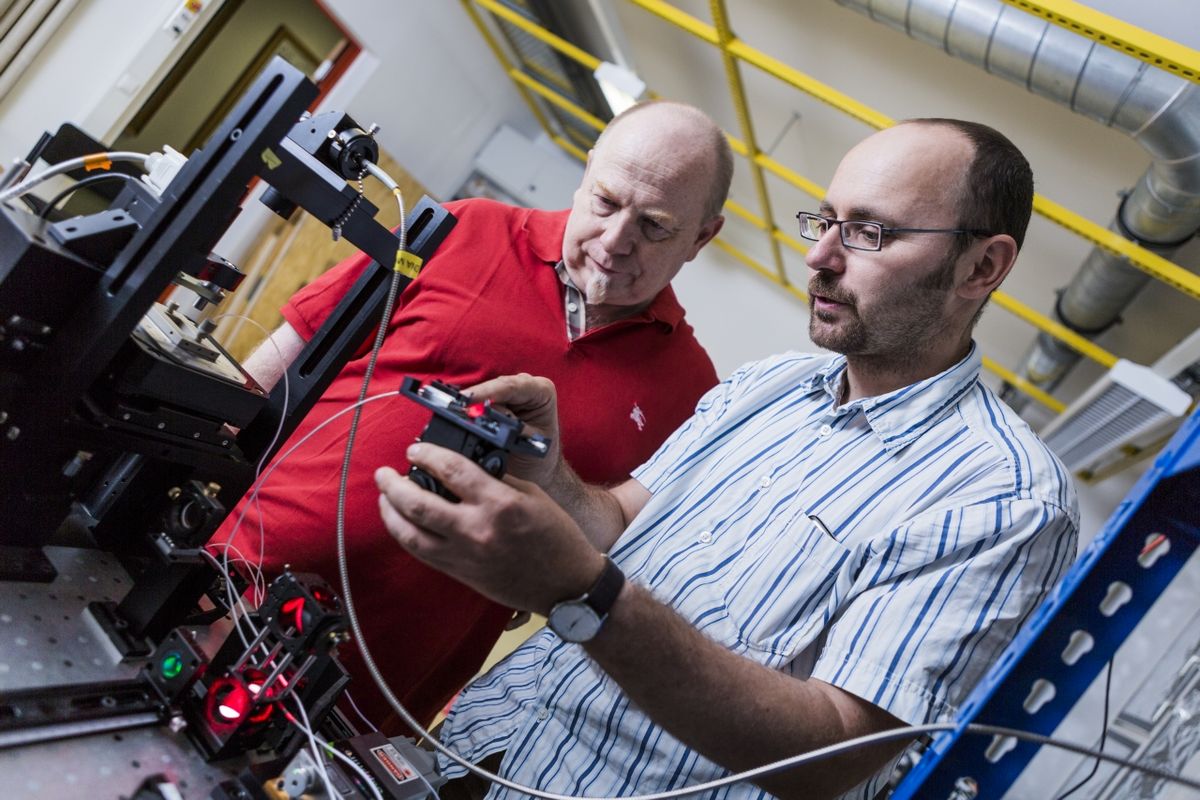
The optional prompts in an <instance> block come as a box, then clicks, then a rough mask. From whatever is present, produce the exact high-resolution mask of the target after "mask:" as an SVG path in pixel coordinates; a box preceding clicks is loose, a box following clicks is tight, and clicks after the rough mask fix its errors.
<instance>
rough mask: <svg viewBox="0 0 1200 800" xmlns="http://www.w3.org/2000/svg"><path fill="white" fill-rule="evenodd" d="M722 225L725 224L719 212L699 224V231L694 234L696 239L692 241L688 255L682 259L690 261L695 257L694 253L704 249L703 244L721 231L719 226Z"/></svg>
mask: <svg viewBox="0 0 1200 800" xmlns="http://www.w3.org/2000/svg"><path fill="white" fill-rule="evenodd" d="M724 225H725V217H723V216H721V215H719V214H718V215H717V216H715V217H713V218H712V219H710V220H709V221H708V222H706V223H704V224H703V225H701V226H700V231H699V232H698V233H697V234H696V240H695V241H694V242H692V250H691V253H690V254H689V255H688V257H687V258H686V259H684V261H691V260H692V259H693V258H695V257H696V255H697V254H698V253H699V252H700V251H701V250H702V249H704V245H706V244H708V243H709V242H711V241H712V240H713V239H714V238H715V237H716V235H717V234H718V233H720V232H721V228H722V227H723V226H724Z"/></svg>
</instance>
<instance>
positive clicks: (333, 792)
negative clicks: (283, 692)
mask: <svg viewBox="0 0 1200 800" xmlns="http://www.w3.org/2000/svg"><path fill="white" fill-rule="evenodd" d="M292 699H294V700H295V701H296V710H297V711H299V712H300V719H301V720H302V721H303V722H304V724H303V725H302V726H299V727H300V730H301V731H303V732H304V734H305V735H306V736H308V744H309V747H310V748H311V749H312V756H313V761H315V762H316V766H317V771H318V772H320V773H321V779H322V780H323V781H325V789H326V791H328V792H329V796H330V797H331V798H334V800H341V796H342V795H341V793H340V792H339V791H338V790H337V789H335V788H333V781H331V780H330V779H329V770H327V769H325V756H324V755H323V754H322V753H321V748H320V746H319V745H318V744H317V735H316V733H314V732H313V729H312V725H311V724H309V721H308V712H307V711H305V710H304V703H302V702H300V698H299V697H297V696H296V695H292Z"/></svg>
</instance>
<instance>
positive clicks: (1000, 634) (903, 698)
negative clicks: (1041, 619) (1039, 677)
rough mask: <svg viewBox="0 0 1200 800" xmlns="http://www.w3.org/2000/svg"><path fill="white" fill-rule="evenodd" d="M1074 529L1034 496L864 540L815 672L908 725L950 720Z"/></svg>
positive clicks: (1062, 557) (1045, 581) (1033, 602)
mask: <svg viewBox="0 0 1200 800" xmlns="http://www.w3.org/2000/svg"><path fill="white" fill-rule="evenodd" d="M1077 528H1078V524H1077V520H1076V519H1075V516H1074V515H1073V514H1071V513H1070V512H1069V511H1068V510H1066V509H1063V508H1061V507H1058V506H1055V505H1052V504H1049V503H1046V502H1044V501H1041V500H1033V499H1022V500H1012V499H1009V500H1004V501H1001V500H996V501H989V502H985V503H979V504H977V505H972V506H968V507H965V508H957V509H952V510H941V511H936V512H929V513H927V514H923V515H922V516H921V517H918V518H916V519H915V520H913V521H912V522H910V523H908V524H906V525H904V526H903V527H900V528H897V529H896V530H894V531H892V532H891V533H890V534H889V535H888V536H885V537H883V538H882V539H881V540H880V541H881V545H880V546H879V547H873V548H872V549H873V550H878V552H876V553H874V554H873V556H872V557H871V558H869V559H867V560H866V562H865V564H864V566H863V568H862V569H861V570H860V571H859V573H858V576H857V577H856V578H855V581H854V586H853V588H852V589H851V592H850V597H851V598H852V599H851V600H850V601H849V602H848V603H847V604H846V605H845V606H844V607H843V608H842V609H841V610H840V611H839V612H838V615H837V618H836V621H835V622H834V624H833V625H832V627H831V628H830V629H829V631H828V633H827V637H826V640H825V645H824V647H823V648H822V650H821V652H820V655H819V656H818V657H817V660H816V664H815V665H814V667H813V671H812V676H813V677H815V678H818V679H820V680H823V681H826V682H827V683H831V684H833V685H835V686H838V687H840V688H842V689H845V690H846V691H848V692H851V693H853V694H855V695H857V696H859V697H861V698H863V699H865V700H868V701H869V702H871V703H873V704H875V705H877V706H879V707H880V708H883V709H884V710H886V711H888V712H889V713H891V714H892V715H893V716H896V717H898V718H899V719H901V720H904V721H905V722H907V723H909V724H923V723H928V722H935V721H942V720H945V719H948V718H951V717H952V716H953V715H954V714H955V713H956V711H957V708H958V706H959V705H960V704H961V703H962V701H963V700H964V699H965V698H966V696H967V694H968V693H969V692H970V691H971V689H972V688H973V687H974V686H975V684H976V683H977V682H978V681H979V679H980V678H981V677H982V676H983V675H984V673H985V672H986V671H987V670H988V669H989V668H990V667H991V665H992V664H993V663H995V661H996V659H997V658H998V657H999V656H1000V654H1001V652H1002V651H1003V650H1004V648H1005V647H1006V646H1007V645H1008V643H1009V642H1010V641H1011V640H1012V638H1013V637H1014V636H1015V635H1016V633H1017V631H1019V630H1020V628H1021V626H1022V625H1023V624H1024V623H1025V621H1026V619H1027V618H1028V617H1029V615H1030V614H1031V613H1032V612H1033V611H1034V609H1036V608H1037V606H1038V604H1039V603H1041V601H1042V600H1043V599H1044V598H1045V596H1046V594H1047V593H1048V592H1049V591H1050V589H1051V588H1052V587H1053V586H1054V584H1055V583H1056V582H1057V581H1058V579H1059V578H1060V577H1061V576H1062V574H1063V572H1064V571H1065V570H1066V569H1067V567H1069V566H1070V564H1071V561H1072V560H1073V558H1074V555H1075V540H1076V536H1077Z"/></svg>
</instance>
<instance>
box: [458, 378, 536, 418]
mask: <svg viewBox="0 0 1200 800" xmlns="http://www.w3.org/2000/svg"><path fill="white" fill-rule="evenodd" d="M466 393H467V394H469V395H470V396H471V397H472V398H474V399H482V400H491V401H492V402H493V403H496V404H500V405H504V406H506V407H508V408H509V409H511V410H512V411H513V412H514V413H517V414H525V413H529V412H536V411H539V410H543V409H553V408H554V407H555V400H556V396H555V391H554V383H553V382H552V381H550V380H548V379H547V378H537V377H534V376H532V375H529V374H526V373H524V372H523V373H521V374H519V375H504V376H502V377H499V378H493V379H492V380H490V381H484V382H483V383H478V384H476V385H474V386H472V387H470V388H469V389H467V390H466Z"/></svg>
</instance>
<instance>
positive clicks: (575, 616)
mask: <svg viewBox="0 0 1200 800" xmlns="http://www.w3.org/2000/svg"><path fill="white" fill-rule="evenodd" d="M547 622H549V624H550V630H552V631H554V632H555V633H557V634H558V635H559V636H560V637H562V638H563V639H564V640H565V641H568V642H586V641H588V640H589V639H591V638H592V637H593V636H595V635H596V633H597V632H598V631H599V630H600V622H601V619H600V617H599V616H597V614H596V612H595V611H594V610H592V607H591V606H589V605H586V604H584V603H581V602H579V601H577V600H571V601H568V602H565V603H559V604H558V605H556V606H555V607H554V608H553V609H552V610H551V611H550V617H549V619H548V620H547Z"/></svg>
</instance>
